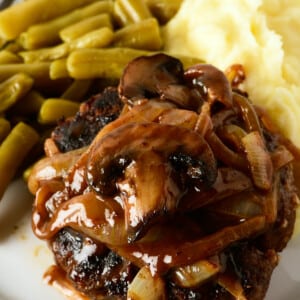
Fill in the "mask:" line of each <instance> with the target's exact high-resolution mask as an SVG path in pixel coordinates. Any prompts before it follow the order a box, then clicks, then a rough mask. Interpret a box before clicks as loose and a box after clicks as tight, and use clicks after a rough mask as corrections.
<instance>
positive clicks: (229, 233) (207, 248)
mask: <svg viewBox="0 0 300 300" xmlns="http://www.w3.org/2000/svg"><path fill="white" fill-rule="evenodd" d="M265 225H266V223H265V217H263V216H257V217H254V218H251V219H249V220H246V221H244V222H243V223H241V224H238V225H234V226H228V227H225V228H223V229H221V230H219V231H217V232H216V233H213V234H211V235H208V236H205V237H203V238H201V239H199V240H196V241H184V240H181V241H178V242H177V243H172V244H167V243H165V241H164V240H160V241H155V242H151V243H142V242H139V243H134V244H130V245H126V246H120V247H114V246H112V245H108V246H109V247H110V248H111V249H113V250H114V251H116V252H117V253H118V254H119V255H121V256H123V257H125V258H126V259H128V260H130V261H132V262H133V263H135V264H136V265H137V266H139V267H143V266H145V265H146V266H148V267H149V268H150V270H152V273H153V274H156V273H157V274H163V273H165V272H166V271H168V270H169V269H170V268H173V267H180V266H184V265H186V264H192V263H195V262H196V261H199V260H201V259H205V258H207V257H211V256H214V255H215V254H217V253H219V252H220V251H222V250H224V249H225V248H226V247H228V246H229V245H231V244H232V243H233V242H236V241H239V240H242V239H244V238H249V237H251V236H253V235H255V234H258V233H260V232H261V231H263V230H264V228H265Z"/></svg>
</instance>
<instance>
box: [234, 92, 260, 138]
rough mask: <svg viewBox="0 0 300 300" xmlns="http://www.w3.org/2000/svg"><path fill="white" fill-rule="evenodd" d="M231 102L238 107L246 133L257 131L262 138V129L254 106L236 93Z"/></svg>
mask: <svg viewBox="0 0 300 300" xmlns="http://www.w3.org/2000/svg"><path fill="white" fill-rule="evenodd" d="M233 102H234V103H235V104H236V106H237V107H238V109H239V111H240V114H241V116H242V118H243V120H244V122H245V126H246V130H247V131H248V132H251V131H257V132H259V134H260V135H261V136H262V129H261V126H260V122H259V119H258V116H257V114H256V111H255V108H254V106H253V105H252V104H251V103H250V101H249V100H248V98H246V97H244V96H242V95H241V94H238V93H233Z"/></svg>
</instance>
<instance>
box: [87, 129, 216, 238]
mask: <svg viewBox="0 0 300 300" xmlns="http://www.w3.org/2000/svg"><path fill="white" fill-rule="evenodd" d="M174 153H184V154H185V155H186V156H189V157H191V160H192V161H193V172H191V174H187V176H192V177H193V178H192V179H193V181H195V182H196V181H197V183H198V182H199V181H200V182H203V183H204V184H207V185H212V184H213V183H214V181H215V179H216V177H217V167H216V161H215V158H214V155H213V152H212V151H211V149H210V147H209V145H208V144H207V142H206V141H205V140H204V138H203V137H202V136H200V135H199V134H197V133H196V132H195V131H192V130H189V129H186V128H181V127H177V126H172V125H166V124H157V123H129V124H125V125H123V126H121V127H119V128H117V129H115V130H113V131H112V132H110V133H109V134H107V135H105V136H104V137H103V138H102V139H100V140H99V141H98V142H97V143H95V144H92V145H91V148H90V151H89V158H88V160H87V182H88V184H89V185H90V187H91V188H92V189H93V190H95V191H96V192H97V193H100V194H106V195H113V194H115V193H117V192H118V188H119V192H121V198H122V196H123V202H124V209H125V210H128V211H125V218H126V217H127V218H128V219H127V220H126V221H127V225H128V228H129V231H131V233H132V237H131V239H132V240H135V239H136V238H137V236H138V235H139V233H140V232H141V229H142V228H143V226H145V225H146V224H147V223H148V222H149V221H150V219H153V217H154V216H155V217H157V216H160V215H162V214H165V213H168V212H172V211H174V210H175V209H176V207H177V204H178V202H179V200H180V198H181V196H182V193H183V192H184V191H185V188H186V187H181V186H180V187H177V189H174V186H175V183H173V180H172V179H171V173H172V172H171V166H172V164H171V163H170V160H169V158H170V156H172V155H173V154H174ZM196 168H198V169H197V170H195V169H196ZM195 174H196V175H197V176H196V177H197V178H195ZM197 183H195V184H197ZM120 188H121V190H120ZM174 191H175V192H174ZM122 193H123V194H122ZM124 195H125V198H126V200H125V201H124Z"/></svg>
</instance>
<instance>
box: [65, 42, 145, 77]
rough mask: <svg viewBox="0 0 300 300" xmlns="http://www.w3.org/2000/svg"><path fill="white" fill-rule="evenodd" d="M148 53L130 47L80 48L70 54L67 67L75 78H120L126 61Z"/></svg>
mask: <svg viewBox="0 0 300 300" xmlns="http://www.w3.org/2000/svg"><path fill="white" fill-rule="evenodd" d="M150 53H151V52H149V51H143V50H137V49H130V48H108V49H81V50H77V51H74V52H72V53H71V54H70V56H69V57H68V59H67V69H68V72H69V74H70V76H71V77H73V78H76V79H89V78H120V76H121V75H122V73H123V69H124V67H125V66H126V65H127V63H128V62H130V61H131V60H132V59H134V58H136V57H138V56H141V55H148V54H150Z"/></svg>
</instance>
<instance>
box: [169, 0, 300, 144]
mask: <svg viewBox="0 0 300 300" xmlns="http://www.w3.org/2000/svg"><path fill="white" fill-rule="evenodd" d="M299 16H300V2H299V0H290V1H286V0H239V1H235V0H184V1H183V4H182V6H181V8H180V10H179V12H178V13H177V15H176V16H175V17H174V18H173V19H172V20H171V21H170V22H169V23H168V24H167V25H166V27H165V28H164V35H165V41H166V42H165V43H166V44H165V48H166V50H168V51H170V52H173V53H177V54H187V55H194V56H197V57H200V58H202V59H204V60H205V61H207V62H209V63H212V64H214V65H216V66H218V67H219V68H220V69H222V70H224V69H225V68H226V67H228V66H229V65H231V64H233V63H240V64H242V65H243V66H244V67H245V71H246V75H247V79H246V82H245V85H244V88H245V90H246V91H248V93H249V95H250V98H251V99H252V101H253V102H254V103H256V104H259V105H262V106H264V107H266V108H267V110H268V111H269V112H270V114H271V116H272V118H273V119H274V120H276V122H277V124H278V125H279V127H280V128H281V130H282V131H283V133H284V134H285V135H286V136H287V137H289V138H290V139H291V140H292V141H293V142H294V143H295V144H296V145H297V146H300V121H299V120H300V17H299Z"/></svg>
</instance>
